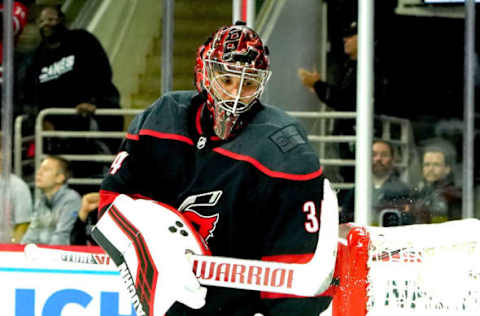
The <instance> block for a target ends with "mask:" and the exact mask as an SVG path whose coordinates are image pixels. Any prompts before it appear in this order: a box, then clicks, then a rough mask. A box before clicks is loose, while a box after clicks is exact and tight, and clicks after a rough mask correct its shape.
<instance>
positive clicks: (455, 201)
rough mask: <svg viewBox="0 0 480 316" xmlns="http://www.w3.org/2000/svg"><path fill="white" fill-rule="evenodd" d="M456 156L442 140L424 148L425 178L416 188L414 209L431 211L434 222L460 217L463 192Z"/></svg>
mask: <svg viewBox="0 0 480 316" xmlns="http://www.w3.org/2000/svg"><path fill="white" fill-rule="evenodd" d="M453 163H454V157H453V155H452V154H451V153H450V151H449V150H448V148H446V147H445V145H443V146H442V145H441V144H430V145H428V146H427V147H426V148H425V149H424V150H423V179H422V180H421V181H420V182H419V183H418V184H417V186H416V187H415V189H414V199H415V204H414V211H415V212H416V213H422V214H429V215H430V216H431V221H432V222H433V223H439V222H444V221H447V220H453V219H460V218H461V212H462V192H461V189H460V188H458V187H457V186H456V185H455V183H454V175H453Z"/></svg>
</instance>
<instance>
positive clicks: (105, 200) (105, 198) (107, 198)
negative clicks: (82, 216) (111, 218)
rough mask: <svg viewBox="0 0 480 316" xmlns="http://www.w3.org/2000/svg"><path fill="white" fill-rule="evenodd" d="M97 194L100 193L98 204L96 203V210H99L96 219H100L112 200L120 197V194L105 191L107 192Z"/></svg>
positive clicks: (101, 191) (102, 191)
mask: <svg viewBox="0 0 480 316" xmlns="http://www.w3.org/2000/svg"><path fill="white" fill-rule="evenodd" d="M99 193H100V202H99V203H98V210H99V214H98V218H100V217H101V216H102V215H103V213H104V212H105V208H106V207H108V206H110V204H112V203H113V200H115V198H116V197H117V196H119V195H120V193H117V192H112V191H107V190H100V191H99Z"/></svg>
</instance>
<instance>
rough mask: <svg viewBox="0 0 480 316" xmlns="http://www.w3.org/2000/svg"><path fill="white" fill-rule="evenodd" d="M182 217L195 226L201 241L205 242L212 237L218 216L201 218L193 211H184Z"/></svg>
mask: <svg viewBox="0 0 480 316" xmlns="http://www.w3.org/2000/svg"><path fill="white" fill-rule="evenodd" d="M183 215H184V216H185V217H186V218H187V219H188V220H189V221H190V223H192V225H194V226H196V227H195V228H196V229H197V231H198V233H199V234H200V236H202V238H203V240H205V241H206V240H207V239H208V238H210V237H213V231H214V230H215V227H216V225H217V222H218V214H215V215H212V216H202V215H200V214H198V213H197V212H195V211H185V212H183Z"/></svg>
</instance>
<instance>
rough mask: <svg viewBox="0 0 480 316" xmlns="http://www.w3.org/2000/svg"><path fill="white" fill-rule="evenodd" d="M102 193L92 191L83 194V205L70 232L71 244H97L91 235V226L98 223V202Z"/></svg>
mask: <svg viewBox="0 0 480 316" xmlns="http://www.w3.org/2000/svg"><path fill="white" fill-rule="evenodd" d="M99 202H100V194H99V193H98V192H91V193H87V194H85V195H83V197H82V206H81V207H80V210H79V211H78V214H77V219H76V221H75V225H73V229H72V233H71V234H70V244H71V245H96V242H95V241H94V240H93V238H92V237H91V236H90V231H91V228H92V227H93V226H94V225H95V224H96V223H97V211H98V203H99Z"/></svg>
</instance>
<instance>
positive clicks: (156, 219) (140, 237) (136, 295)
mask: <svg viewBox="0 0 480 316" xmlns="http://www.w3.org/2000/svg"><path fill="white" fill-rule="evenodd" d="M92 236H93V238H94V239H95V241H96V242H97V243H98V244H99V245H100V246H101V247H102V248H103V249H104V250H105V251H106V252H107V253H108V254H109V255H110V257H111V258H112V260H113V261H114V262H115V264H116V265H117V267H118V268H119V270H120V275H121V277H122V279H123V281H124V283H125V286H126V288H127V290H128V292H129V293H130V295H131V300H132V303H133V305H134V307H135V310H136V313H137V315H138V316H141V315H147V316H162V315H164V313H166V312H167V311H168V309H169V308H170V307H171V306H172V305H173V304H174V303H175V302H176V301H178V302H181V303H183V304H185V305H187V306H189V307H191V308H195V309H198V308H201V307H202V306H203V305H204V304H205V296H206V291H207V290H206V288H204V287H201V286H200V284H199V282H198V281H197V279H196V277H195V275H194V274H193V272H192V262H189V259H188V258H189V256H186V253H194V254H197V255H206V254H208V250H207V248H206V246H205V244H204V243H203V241H202V239H201V238H200V237H199V236H198V234H197V233H196V232H195V231H194V229H193V227H191V225H190V223H189V222H188V221H187V220H185V219H184V218H183V216H182V215H181V214H180V213H178V212H177V211H176V210H174V209H170V208H167V207H165V206H162V205H160V204H158V203H155V202H153V201H148V200H133V199H131V198H130V197H128V196H126V195H119V196H118V197H117V198H116V199H115V201H114V202H113V204H112V206H111V207H110V208H109V209H108V210H107V212H106V213H105V214H104V215H103V216H102V217H101V218H100V220H99V221H98V223H97V225H96V226H95V227H94V229H93V230H92Z"/></svg>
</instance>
